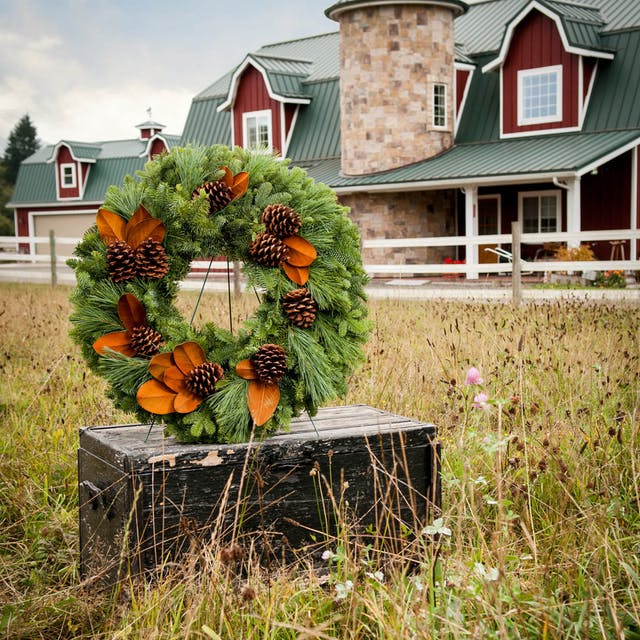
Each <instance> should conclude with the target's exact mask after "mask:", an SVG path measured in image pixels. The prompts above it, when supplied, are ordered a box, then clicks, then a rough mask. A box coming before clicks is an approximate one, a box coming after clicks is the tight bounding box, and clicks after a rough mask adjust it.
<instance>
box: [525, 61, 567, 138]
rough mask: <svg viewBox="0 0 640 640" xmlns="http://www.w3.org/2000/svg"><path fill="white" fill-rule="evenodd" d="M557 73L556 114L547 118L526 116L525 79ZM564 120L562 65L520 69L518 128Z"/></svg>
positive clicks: (546, 116)
mask: <svg viewBox="0 0 640 640" xmlns="http://www.w3.org/2000/svg"><path fill="white" fill-rule="evenodd" d="M549 73H555V74H556V77H557V84H556V112H555V113H554V114H553V115H545V116H534V117H531V116H530V117H526V116H525V106H524V100H525V95H524V81H525V78H530V77H532V76H539V75H543V74H549ZM561 120H562V65H561V64H556V65H552V66H550V67H536V68H535V69H520V70H519V71H518V126H526V125H529V124H545V123H548V122H560V121H561Z"/></svg>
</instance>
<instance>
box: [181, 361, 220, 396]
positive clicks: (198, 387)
mask: <svg viewBox="0 0 640 640" xmlns="http://www.w3.org/2000/svg"><path fill="white" fill-rule="evenodd" d="M222 376H224V370H223V369H222V367H221V366H220V365H219V364H218V363H217V362H203V363H202V364H200V365H198V366H197V367H196V368H195V369H193V370H192V371H191V372H190V373H189V375H188V376H187V377H186V379H185V384H186V385H187V388H188V389H189V391H191V393H193V394H195V395H197V396H198V398H206V397H208V396H210V395H211V394H212V393H213V392H214V390H215V388H216V383H217V382H218V380H220V379H221V378H222Z"/></svg>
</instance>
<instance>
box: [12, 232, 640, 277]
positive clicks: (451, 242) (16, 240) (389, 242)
mask: <svg viewBox="0 0 640 640" xmlns="http://www.w3.org/2000/svg"><path fill="white" fill-rule="evenodd" d="M520 237H521V244H522V245H543V244H545V243H550V242H551V243H568V244H569V245H571V244H574V245H578V244H580V243H589V242H603V241H609V242H610V241H618V242H620V241H628V242H629V245H630V247H631V251H630V256H629V257H626V255H625V259H609V260H595V261H562V262H560V261H556V260H545V261H522V262H521V263H520V266H521V270H522V272H524V273H527V272H534V273H553V272H559V271H561V272H573V273H579V272H583V271H585V272H598V271H609V270H622V271H640V260H638V251H637V249H636V247H635V246H634V245H636V244H638V243H637V242H636V241H640V229H638V230H629V229H617V230H606V231H582V232H571V233H570V232H560V233H523V234H521V236H520ZM513 238H514V236H513V235H512V234H493V235H482V236H476V237H466V236H447V237H431V238H391V239H388V238H377V239H370V240H364V241H363V243H362V247H363V249H402V248H418V247H424V248H432V247H452V248H457V247H465V248H468V247H472V246H479V245H489V244H495V245H498V246H501V245H503V246H504V245H513ZM80 240H81V239H80V238H70V237H57V236H54V235H53V232H51V233H50V235H49V236H20V237H16V236H0V263H2V262H5V263H7V262H9V263H32V264H38V263H42V264H46V265H49V266H50V269H51V279H52V281H55V279H56V277H57V275H56V272H57V267H58V266H60V265H64V264H65V262H66V260H68V259H69V258H70V257H71V254H72V253H73V247H75V245H77V244H78V243H79V242H80ZM25 244H26V245H28V246H30V247H35V246H36V245H48V246H49V253H45V254H40V253H35V252H31V253H20V251H19V247H20V245H23V246H24V245H25ZM56 246H64V247H67V246H68V247H69V248H70V250H69V251H68V252H67V251H65V254H68V255H57V253H56ZM514 253H515V252H514ZM7 266H9V265H7ZM234 266H235V268H234ZM191 268H192V275H197V274H198V272H202V271H203V270H205V271H206V270H207V269H208V268H209V261H208V260H198V261H194V262H192V264H191ZM365 269H366V271H367V272H368V273H369V274H370V275H373V276H400V277H402V276H407V275H420V276H424V275H429V274H431V275H443V274H460V275H462V276H466V277H467V278H471V279H473V278H477V277H478V276H479V274H487V275H488V274H492V273H512V271H513V263H512V262H497V263H496V262H494V263H486V264H480V263H466V264H443V263H424V264H389V263H380V264H375V263H365ZM212 270H213V271H214V273H215V272H217V273H224V274H225V275H226V274H227V273H230V274H234V275H235V277H236V279H237V278H238V277H239V275H240V274H239V264H238V263H236V264H235V265H233V264H229V263H227V262H226V261H215V262H213V264H212ZM3 272H5V273H7V272H9V273H10V271H7V270H6V269H3Z"/></svg>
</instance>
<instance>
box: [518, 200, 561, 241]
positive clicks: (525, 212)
mask: <svg viewBox="0 0 640 640" xmlns="http://www.w3.org/2000/svg"><path fill="white" fill-rule="evenodd" d="M519 201H520V207H519V208H520V220H521V221H522V232H523V233H545V232H554V231H560V222H559V220H560V192H559V191H544V192H540V193H521V194H519Z"/></svg>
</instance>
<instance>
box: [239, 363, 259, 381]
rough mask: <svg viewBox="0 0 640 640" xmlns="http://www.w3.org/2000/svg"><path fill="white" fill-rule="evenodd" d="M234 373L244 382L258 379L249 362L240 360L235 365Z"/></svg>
mask: <svg viewBox="0 0 640 640" xmlns="http://www.w3.org/2000/svg"><path fill="white" fill-rule="evenodd" d="M236 373H237V374H238V375H239V376H240V377H241V378H244V379H245V380H255V379H256V378H257V377H258V374H257V373H256V370H255V368H254V366H253V362H251V360H249V359H247V360H241V361H240V362H238V364H237V365H236Z"/></svg>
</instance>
